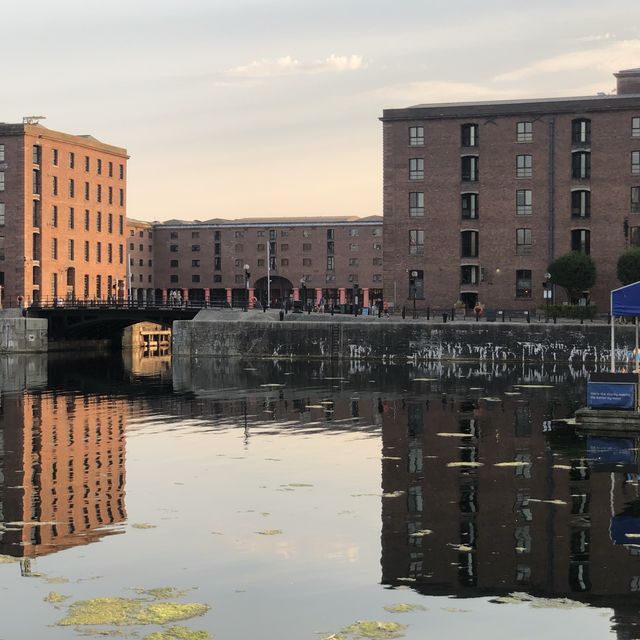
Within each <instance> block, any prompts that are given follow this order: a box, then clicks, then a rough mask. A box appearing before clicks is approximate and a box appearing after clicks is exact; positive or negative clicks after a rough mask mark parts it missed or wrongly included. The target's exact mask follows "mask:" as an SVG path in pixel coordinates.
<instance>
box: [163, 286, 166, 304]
mask: <svg viewBox="0 0 640 640" xmlns="http://www.w3.org/2000/svg"><path fill="white" fill-rule="evenodd" d="M162 304H167V290H166V289H163V290H162Z"/></svg>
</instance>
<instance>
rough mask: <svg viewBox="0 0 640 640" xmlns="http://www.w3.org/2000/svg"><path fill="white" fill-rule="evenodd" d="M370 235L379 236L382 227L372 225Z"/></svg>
mask: <svg viewBox="0 0 640 640" xmlns="http://www.w3.org/2000/svg"><path fill="white" fill-rule="evenodd" d="M371 235H373V236H376V237H379V236H381V235H382V227H373V229H372V231H371Z"/></svg>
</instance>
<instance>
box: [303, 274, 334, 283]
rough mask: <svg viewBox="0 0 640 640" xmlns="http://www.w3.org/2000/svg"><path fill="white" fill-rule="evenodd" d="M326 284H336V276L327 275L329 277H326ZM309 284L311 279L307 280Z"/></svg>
mask: <svg viewBox="0 0 640 640" xmlns="http://www.w3.org/2000/svg"><path fill="white" fill-rule="evenodd" d="M324 280H325V282H335V281H336V276H335V274H333V273H327V275H326V276H325V277H324ZM306 281H307V282H309V279H308V278H307V279H306Z"/></svg>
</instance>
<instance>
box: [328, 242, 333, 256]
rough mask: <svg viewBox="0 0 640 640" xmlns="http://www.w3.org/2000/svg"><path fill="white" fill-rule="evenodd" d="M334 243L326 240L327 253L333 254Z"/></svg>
mask: <svg viewBox="0 0 640 640" xmlns="http://www.w3.org/2000/svg"><path fill="white" fill-rule="evenodd" d="M333 249H334V243H333V241H331V242H327V254H329V255H333Z"/></svg>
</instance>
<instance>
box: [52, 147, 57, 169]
mask: <svg viewBox="0 0 640 640" xmlns="http://www.w3.org/2000/svg"><path fill="white" fill-rule="evenodd" d="M51 164H52V165H53V166H54V167H57V166H58V150H57V149H51Z"/></svg>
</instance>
